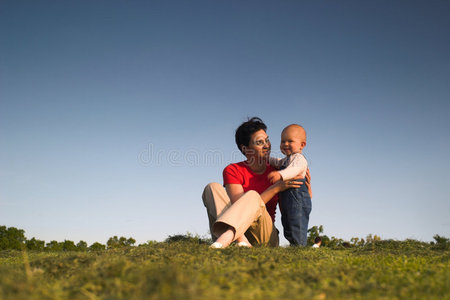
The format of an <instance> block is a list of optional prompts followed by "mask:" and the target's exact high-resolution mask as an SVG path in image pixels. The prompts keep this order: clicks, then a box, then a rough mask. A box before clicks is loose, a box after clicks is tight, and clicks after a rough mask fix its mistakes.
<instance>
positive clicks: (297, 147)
mask: <svg viewBox="0 0 450 300" xmlns="http://www.w3.org/2000/svg"><path fill="white" fill-rule="evenodd" d="M305 146H306V142H305V136H304V134H303V131H302V130H299V129H297V128H292V127H287V128H285V129H284V130H283V132H282V133H281V143H280V149H281V152H283V154H284V155H291V154H294V153H301V152H302V150H303V148H304V147H305Z"/></svg>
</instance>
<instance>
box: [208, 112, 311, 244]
mask: <svg viewBox="0 0 450 300" xmlns="http://www.w3.org/2000/svg"><path fill="white" fill-rule="evenodd" d="M266 129H267V126H266V125H265V124H264V123H263V121H262V120H261V119H260V118H256V117H254V118H251V119H250V120H248V121H247V122H244V123H242V124H241V126H239V127H238V129H237V130H236V145H237V146H238V148H239V150H240V151H241V152H242V154H244V155H245V157H246V160H245V161H242V162H239V163H234V164H230V165H228V166H227V167H226V168H225V169H224V171H223V179H224V186H225V189H224V188H223V186H222V185H220V184H218V183H210V184H208V185H207V186H206V187H205V190H204V192H203V196H202V198H203V203H204V205H205V207H206V210H207V212H208V218H209V227H210V231H211V236H212V238H213V241H215V242H214V243H213V244H212V245H211V247H213V248H225V247H227V246H229V245H230V244H231V243H232V242H233V241H235V240H236V241H237V242H238V243H239V245H240V246H248V247H250V244H251V245H258V244H264V245H269V246H278V243H279V240H278V230H277V229H276V228H275V225H274V222H275V210H276V205H277V200H278V197H277V194H278V193H279V192H282V191H284V190H286V189H289V188H298V187H300V185H301V184H303V183H302V182H298V181H295V179H300V178H301V177H295V178H293V179H291V180H288V181H278V182H277V183H275V184H272V185H271V184H270V181H269V180H268V178H267V175H268V174H269V173H270V172H271V171H274V170H275V169H274V168H273V167H271V166H270V165H269V164H268V159H269V155H270V141H269V137H268V136H267V134H266ZM306 181H307V183H306V184H307V185H308V186H309V181H310V178H309V172H308V173H307V176H306Z"/></svg>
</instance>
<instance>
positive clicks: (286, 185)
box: [276, 175, 303, 192]
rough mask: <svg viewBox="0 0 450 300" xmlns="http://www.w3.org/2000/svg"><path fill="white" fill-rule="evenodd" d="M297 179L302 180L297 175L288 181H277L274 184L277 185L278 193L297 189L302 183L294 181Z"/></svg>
mask: <svg viewBox="0 0 450 300" xmlns="http://www.w3.org/2000/svg"><path fill="white" fill-rule="evenodd" d="M297 179H303V177H301V176H299V175H297V176H295V177H294V178H291V179H288V180H282V181H278V182H277V183H276V184H278V188H279V191H280V192H282V191H285V190H287V189H292V188H299V187H300V186H301V185H302V184H303V182H301V181H296V180H297Z"/></svg>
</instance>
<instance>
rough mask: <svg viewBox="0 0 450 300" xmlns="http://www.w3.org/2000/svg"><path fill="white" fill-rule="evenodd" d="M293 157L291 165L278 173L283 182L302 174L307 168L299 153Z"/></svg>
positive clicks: (306, 163)
mask: <svg viewBox="0 0 450 300" xmlns="http://www.w3.org/2000/svg"><path fill="white" fill-rule="evenodd" d="M293 155H294V156H293V158H292V161H291V163H290V164H289V165H288V166H287V167H286V168H285V169H283V170H281V171H279V172H278V173H280V175H281V177H282V179H283V180H288V179H291V178H294V177H295V176H297V175H299V174H303V173H304V172H306V169H307V168H308V162H307V161H306V159H305V157H304V156H303V155H302V154H301V153H297V154H293Z"/></svg>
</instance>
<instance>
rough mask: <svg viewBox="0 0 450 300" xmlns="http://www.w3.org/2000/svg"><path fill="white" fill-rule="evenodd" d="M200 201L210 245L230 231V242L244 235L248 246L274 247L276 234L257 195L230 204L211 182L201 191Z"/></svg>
mask: <svg viewBox="0 0 450 300" xmlns="http://www.w3.org/2000/svg"><path fill="white" fill-rule="evenodd" d="M202 198H203V204H204V205H205V207H206V211H207V213H208V218H209V230H210V231H211V237H212V239H213V241H215V240H216V239H217V238H218V237H219V236H220V235H221V234H222V233H224V232H225V231H226V230H227V229H228V228H229V227H232V228H233V229H234V230H235V235H234V239H236V238H238V237H240V236H242V235H243V234H245V236H246V237H247V239H248V240H249V242H250V243H251V244H252V245H261V244H264V245H269V246H274V247H275V246H278V243H279V240H278V230H277V229H276V228H275V226H274V224H273V222H272V218H271V217H270V215H269V213H268V212H267V209H266V205H265V204H264V201H263V200H262V199H261V196H260V195H259V194H258V193H257V192H255V191H248V192H247V193H245V194H244V195H242V197H241V198H239V199H238V200H237V201H236V202H235V203H233V204H231V201H230V198H229V197H228V195H227V193H226V191H225V189H224V188H223V186H222V185H220V184H219V183H216V182H213V183H210V184H208V185H207V186H206V187H205V190H204V191H203V195H202Z"/></svg>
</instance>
